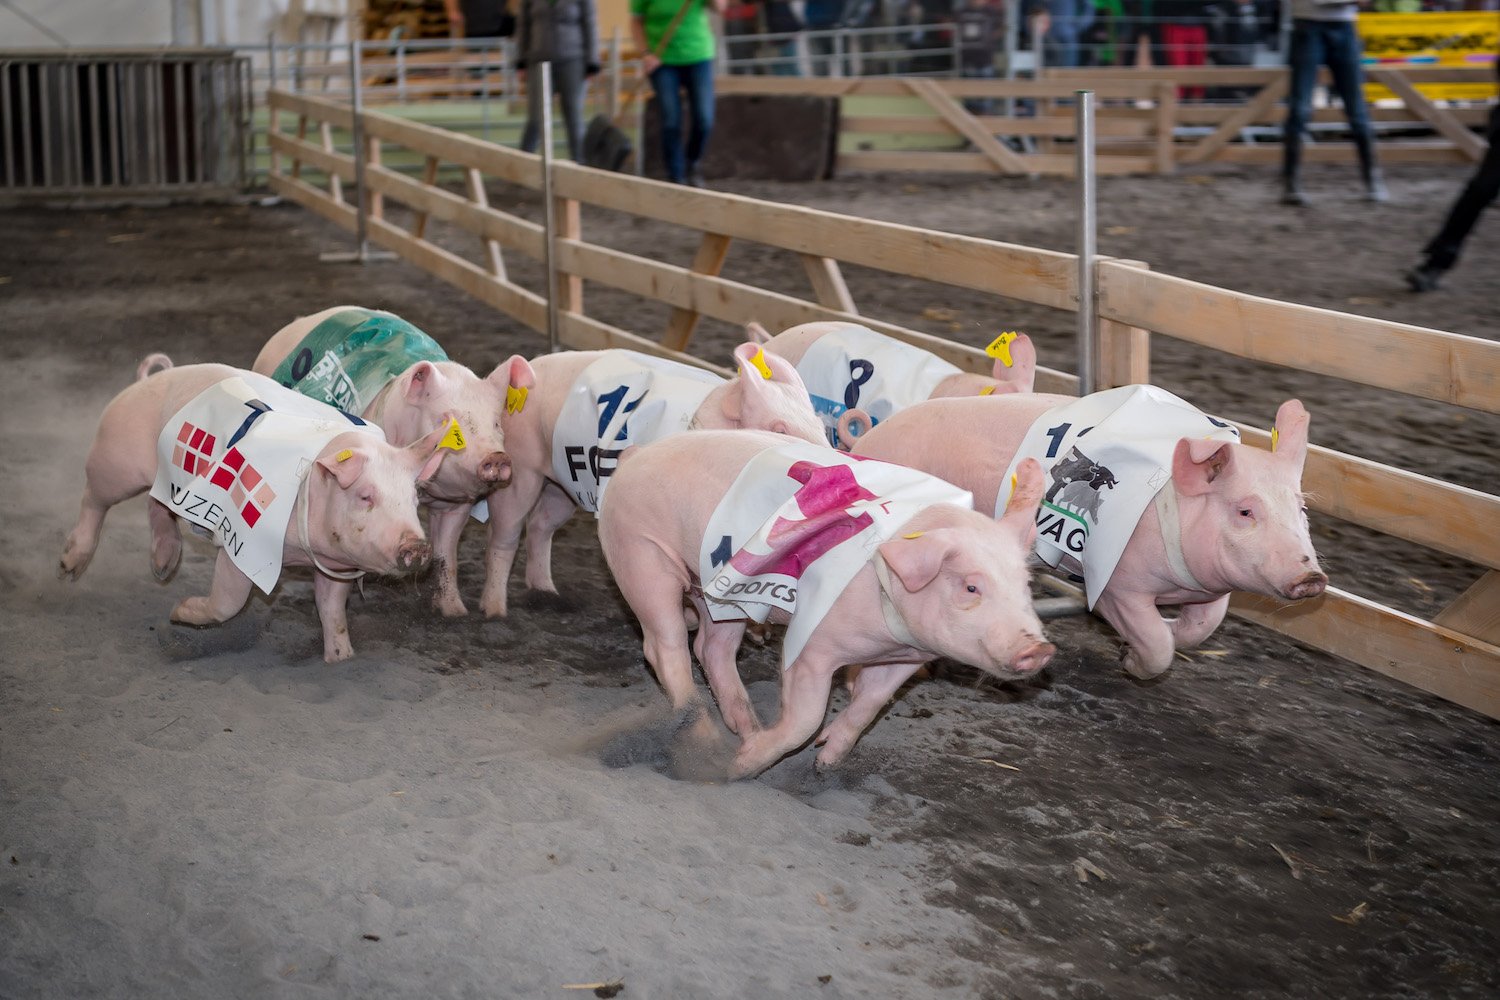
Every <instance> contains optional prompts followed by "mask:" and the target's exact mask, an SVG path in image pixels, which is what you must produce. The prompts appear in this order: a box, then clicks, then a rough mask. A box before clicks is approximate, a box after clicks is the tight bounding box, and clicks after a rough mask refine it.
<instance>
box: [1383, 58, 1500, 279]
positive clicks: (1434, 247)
mask: <svg viewBox="0 0 1500 1000" xmlns="http://www.w3.org/2000/svg"><path fill="white" fill-rule="evenodd" d="M1496 69H1497V71H1500V63H1497V64H1496ZM1488 138H1489V141H1490V148H1489V152H1487V153H1485V154H1484V159H1483V160H1481V161H1480V163H1479V169H1478V170H1476V171H1474V176H1473V177H1470V178H1469V183H1468V184H1466V185H1464V189H1463V191H1462V192H1461V193H1460V194H1459V196H1458V200H1457V201H1455V202H1454V203H1453V207H1452V208H1450V209H1449V210H1448V219H1447V221H1446V222H1444V223H1443V228H1442V229H1440V230H1438V234H1437V235H1436V236H1434V237H1433V238H1432V241H1431V242H1430V243H1428V244H1427V245H1426V246H1425V247H1423V248H1422V252H1423V253H1424V254H1426V255H1427V259H1426V260H1425V261H1423V262H1422V263H1421V264H1419V265H1418V266H1416V267H1414V268H1412V269H1411V270H1410V271H1408V272H1406V283H1407V284H1408V285H1410V286H1411V290H1412V291H1414V292H1430V291H1432V290H1433V289H1434V288H1437V287H1438V283H1439V282H1440V281H1441V280H1442V276H1443V272H1444V271H1446V270H1448V269H1449V268H1450V267H1452V266H1453V265H1454V264H1456V263H1457V262H1458V251H1459V249H1460V248H1461V247H1462V246H1463V245H1464V240H1465V239H1467V238H1468V236H1469V231H1470V230H1472V229H1473V228H1474V224H1475V223H1476V222H1478V221H1479V213H1480V212H1482V211H1484V210H1485V208H1486V207H1487V206H1489V205H1491V204H1493V203H1494V201H1495V198H1496V196H1497V195H1500V105H1497V106H1496V107H1493V108H1491V109H1490V127H1489V134H1488Z"/></svg>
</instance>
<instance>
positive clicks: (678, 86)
mask: <svg viewBox="0 0 1500 1000" xmlns="http://www.w3.org/2000/svg"><path fill="white" fill-rule="evenodd" d="M651 86H652V88H653V89H654V90H655V91H656V99H657V100H658V101H659V102H660V104H661V151H662V160H663V161H664V162H665V163H666V165H667V177H669V178H670V179H672V180H673V181H676V182H677V183H678V184H681V183H682V182H683V181H684V180H686V179H687V175H688V171H690V170H696V169H698V161H699V160H701V159H702V158H703V147H704V146H706V145H707V144H708V133H709V132H711V131H713V127H714V63H713V60H712V59H705V60H703V61H702V62H696V63H688V64H687V65H685V66H658V67H657V68H656V71H655V72H653V73H652V74H651ZM683 89H686V90H687V97H688V113H689V114H690V115H691V116H692V131H691V132H689V133H688V141H687V153H686V156H684V154H683V148H682V93H681V92H682V90H683Z"/></svg>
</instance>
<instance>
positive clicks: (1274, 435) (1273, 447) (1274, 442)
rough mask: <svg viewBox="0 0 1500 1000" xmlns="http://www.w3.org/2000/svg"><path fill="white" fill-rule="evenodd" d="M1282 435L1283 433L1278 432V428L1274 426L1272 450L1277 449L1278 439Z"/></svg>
mask: <svg viewBox="0 0 1500 1000" xmlns="http://www.w3.org/2000/svg"><path fill="white" fill-rule="evenodd" d="M1280 436H1281V435H1280V433H1278V432H1277V430H1276V428H1274V427H1272V428H1271V451H1273V452H1274V451H1275V450H1276V439H1277V438H1278V437H1280Z"/></svg>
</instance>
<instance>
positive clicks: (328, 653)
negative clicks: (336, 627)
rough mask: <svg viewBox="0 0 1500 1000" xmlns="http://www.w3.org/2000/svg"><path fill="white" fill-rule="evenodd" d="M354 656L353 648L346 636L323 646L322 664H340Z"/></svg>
mask: <svg viewBox="0 0 1500 1000" xmlns="http://www.w3.org/2000/svg"><path fill="white" fill-rule="evenodd" d="M353 655H354V646H353V645H351V644H350V642H349V639H348V638H347V637H346V636H340V637H339V638H337V639H335V640H333V641H332V642H328V643H324V644H323V662H324V663H342V662H344V661H345V660H347V659H349V658H350V657H351V656H353Z"/></svg>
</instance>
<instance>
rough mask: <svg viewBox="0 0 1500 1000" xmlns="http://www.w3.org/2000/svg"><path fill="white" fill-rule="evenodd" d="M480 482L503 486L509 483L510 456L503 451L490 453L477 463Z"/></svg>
mask: <svg viewBox="0 0 1500 1000" xmlns="http://www.w3.org/2000/svg"><path fill="white" fill-rule="evenodd" d="M479 479H480V481H481V482H485V483H494V484H496V485H499V486H504V485H505V484H506V483H508V482H510V456H509V455H507V454H506V453H505V452H503V451H492V452H490V453H489V454H488V455H486V456H484V461H482V462H480V463H479Z"/></svg>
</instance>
